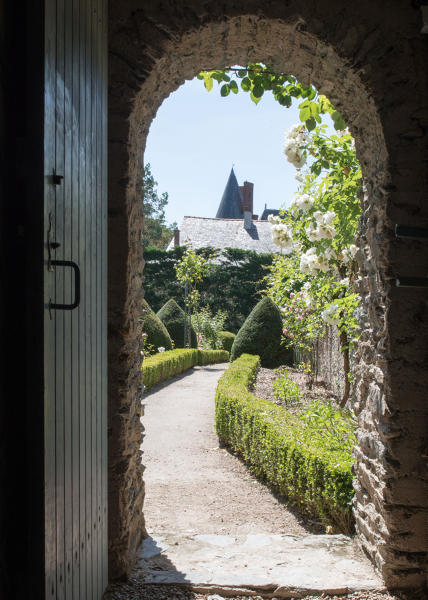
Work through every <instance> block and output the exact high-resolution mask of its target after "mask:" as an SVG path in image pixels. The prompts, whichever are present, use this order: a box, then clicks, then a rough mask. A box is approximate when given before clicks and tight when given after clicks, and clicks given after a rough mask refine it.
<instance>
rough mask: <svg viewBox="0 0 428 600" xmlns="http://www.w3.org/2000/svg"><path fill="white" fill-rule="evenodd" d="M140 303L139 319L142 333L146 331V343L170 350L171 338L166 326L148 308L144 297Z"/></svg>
mask: <svg viewBox="0 0 428 600" xmlns="http://www.w3.org/2000/svg"><path fill="white" fill-rule="evenodd" d="M141 305H142V309H143V316H142V319H141V322H142V326H143V333H147V340H146V343H147V344H151V345H152V346H154V347H155V348H159V347H160V346H163V347H164V348H165V350H171V349H172V340H171V336H170V335H169V333H168V330H167V328H166V327H165V325H164V324H163V323H162V321H161V320H160V319H159V317H158V316H157V315H156V313H155V312H154V311H153V310H152V309H151V308H150V306H149V304H148V303H147V301H146V300H145V299H144V298H143V300H142V303H141Z"/></svg>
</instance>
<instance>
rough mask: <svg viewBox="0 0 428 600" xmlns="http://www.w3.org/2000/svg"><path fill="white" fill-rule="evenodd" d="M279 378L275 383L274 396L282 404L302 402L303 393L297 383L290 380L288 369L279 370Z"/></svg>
mask: <svg viewBox="0 0 428 600" xmlns="http://www.w3.org/2000/svg"><path fill="white" fill-rule="evenodd" d="M276 372H277V373H278V375H277V378H276V379H275V381H274V382H273V386H272V387H273V395H274V396H275V398H276V399H277V400H280V402H281V403H283V404H286V405H289V404H299V403H300V402H301V401H302V392H301V391H300V388H299V386H298V384H297V383H295V382H294V381H292V380H291V379H290V374H289V373H288V371H287V369H277V370H276Z"/></svg>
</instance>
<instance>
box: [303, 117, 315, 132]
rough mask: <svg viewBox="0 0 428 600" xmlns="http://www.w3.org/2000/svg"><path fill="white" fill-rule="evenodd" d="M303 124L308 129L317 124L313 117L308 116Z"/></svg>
mask: <svg viewBox="0 0 428 600" xmlns="http://www.w3.org/2000/svg"><path fill="white" fill-rule="evenodd" d="M305 124H306V129H307V130H308V131H313V130H314V129H315V127H316V126H317V122H316V120H315V119H314V117H309V119H306V121H305Z"/></svg>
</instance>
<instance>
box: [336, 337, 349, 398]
mask: <svg viewBox="0 0 428 600" xmlns="http://www.w3.org/2000/svg"><path fill="white" fill-rule="evenodd" d="M339 339H340V346H341V348H343V350H342V354H343V371H344V375H345V389H344V391H343V396H342V400H341V401H340V407H341V408H344V407H345V405H346V403H347V402H348V400H349V390H350V387H351V385H350V383H349V373H350V366H349V348H348V336H347V335H346V332H345V331H341V333H340V338H339Z"/></svg>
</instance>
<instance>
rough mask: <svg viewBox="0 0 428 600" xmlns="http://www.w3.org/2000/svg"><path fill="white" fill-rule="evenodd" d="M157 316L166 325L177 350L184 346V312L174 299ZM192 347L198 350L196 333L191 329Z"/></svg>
mask: <svg viewBox="0 0 428 600" xmlns="http://www.w3.org/2000/svg"><path fill="white" fill-rule="evenodd" d="M157 316H158V317H159V319H160V320H161V321H162V323H163V324H164V325H165V327H166V328H167V330H168V333H169V335H170V336H171V339H172V340H173V342H174V344H175V347H176V348H183V345H184V310H183V309H182V308H181V307H180V306H179V305H178V304H177V302H176V301H175V300H173V299H172V298H171V299H170V300H168V302H167V303H166V304H164V305H163V306H162V308H161V309H160V310H159V311H158V312H157ZM190 342H191V343H190V345H191V346H192V348H197V346H198V344H197V339H196V332H195V330H194V328H193V327H192V326H191V327H190Z"/></svg>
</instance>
